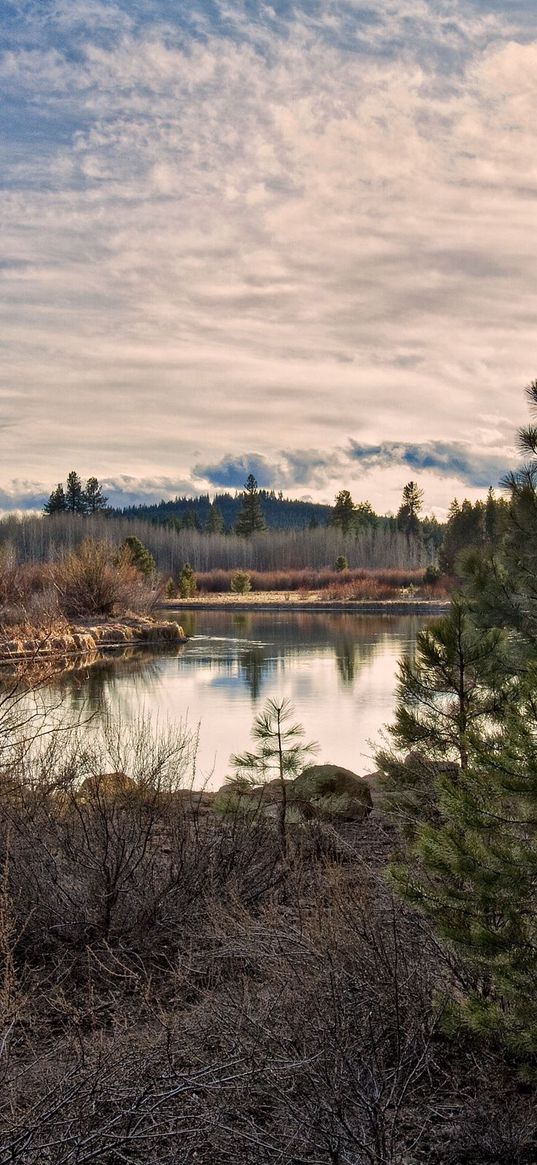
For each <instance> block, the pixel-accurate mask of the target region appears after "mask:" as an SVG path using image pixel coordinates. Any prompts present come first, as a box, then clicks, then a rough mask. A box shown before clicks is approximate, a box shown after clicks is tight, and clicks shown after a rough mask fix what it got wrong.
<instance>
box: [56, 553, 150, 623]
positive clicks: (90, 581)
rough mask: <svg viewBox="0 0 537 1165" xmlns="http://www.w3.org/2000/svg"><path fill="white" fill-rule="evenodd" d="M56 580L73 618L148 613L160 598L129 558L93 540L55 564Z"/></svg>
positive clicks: (63, 606) (64, 609) (63, 604)
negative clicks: (136, 612) (127, 612)
mask: <svg viewBox="0 0 537 1165" xmlns="http://www.w3.org/2000/svg"><path fill="white" fill-rule="evenodd" d="M53 578H54V585H55V587H56V589H57V592H58V595H59V603H60V608H61V610H62V612H63V613H64V614H65V615H67V616H68V617H71V618H73V617H74V618H79V617H84V616H86V617H87V616H95V615H97V616H107V615H112V614H117V613H119V612H125V611H128V610H136V611H141V610H148V609H149V608H151V607H152V606H154V604H155V601H156V597H157V596H156V594H155V590H154V588H153V587H152V586H151V585H150V584H149V583H148V582H147V580H145V579H144V577H143V576H142V575H141V574H140V572H139V571H138V570H136V567H135V566H134V565H133V563H132V561H131V559H130V557H129V555H126V554H119V555H118V554H117V553H114V551H113V548H112V547H111V546H110V544H109V543H108V542H96V541H94V540H93V539H89V538H88V539H86V540H85V541H84V542H82V544H81V546H80V547H79V548H78V550H76V551H74V552H73V553H71V554H68V555H67V556H66V557H65V558H63V559H62V560H61V561H60V562H58V563H57V564H56V565H55V567H54V571H53Z"/></svg>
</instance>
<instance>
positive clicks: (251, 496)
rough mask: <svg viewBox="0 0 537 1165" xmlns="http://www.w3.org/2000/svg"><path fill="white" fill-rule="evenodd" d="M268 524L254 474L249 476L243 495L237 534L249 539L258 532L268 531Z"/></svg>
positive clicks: (236, 528) (236, 527)
mask: <svg viewBox="0 0 537 1165" xmlns="http://www.w3.org/2000/svg"><path fill="white" fill-rule="evenodd" d="M266 528H267V527H266V523H265V519H264V517H263V510H262V509H261V502H260V499H259V490H258V488H257V481H256V480H255V477H254V475H253V473H250V474H249V475H248V479H247V481H246V484H245V486H244V493H243V495H242V504H241V509H240V512H239V516H238V518H237V522H236V524H235V532H236V533H237V534H241V535H242V537H244V538H249V537H250V536H251V535H252V534H255V533H256V531H258V530H266Z"/></svg>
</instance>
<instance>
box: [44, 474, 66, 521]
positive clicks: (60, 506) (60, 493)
mask: <svg viewBox="0 0 537 1165" xmlns="http://www.w3.org/2000/svg"><path fill="white" fill-rule="evenodd" d="M66 509H67V501H66V498H65V490H64V488H63V485H62V483H61V481H59V482H58V484H57V486H56V489H53V490H52V493H51V494H50V497H49V499H48V502H45V505H44V506H43V512H44V513H45V514H64V513H65V511H66Z"/></svg>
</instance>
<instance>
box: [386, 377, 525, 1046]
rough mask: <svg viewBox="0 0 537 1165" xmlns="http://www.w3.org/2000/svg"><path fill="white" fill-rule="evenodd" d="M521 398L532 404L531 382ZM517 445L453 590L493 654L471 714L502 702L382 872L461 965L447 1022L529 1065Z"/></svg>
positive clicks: (435, 717)
mask: <svg viewBox="0 0 537 1165" xmlns="http://www.w3.org/2000/svg"><path fill="white" fill-rule="evenodd" d="M529 392H530V399H531V401H532V404H533V405H534V406H535V405H537V384H536V383H535V382H534V384H533V385H531V386H530V390H529ZM520 443H521V447H522V448H523V449H524V451H525V452H529V453H530V454H531V455H532V458H531V460H530V461H529V462H528V464H527V465H526V466H524V467H523V468H522V469H521V470H520V471H518V472H517V473H514V474H512V475H510V477H509V478H508V480H507V486H508V488H509V492H510V504H509V510H508V515H507V520H506V528H505V535H504V537H503V539H502V540H501V543H500V545H498V543H496V546H495V547H494V548H493V549H492V550H491V548H490V547H488V548H487V547H486V548H484V549H483V550H482V551H481V552H475V551H474V552H473V554H472V555H471V556H470V557H469V559H468V562H467V567H466V571H467V577H466V583H465V591H466V599H465V602H466V604H467V613H468V615H469V617H470V618H471V622H472V624H473V626H474V628H475V630H476V632H477V635H478V636H479V635H481V638H482V642H483V645H485V643H486V640H487V638H488V639H489V642H491V644H492V647H493V650H492V656H491V657H490V658H487V657H486V656H485V658H484V659H483V660H482V661H480V660H479V659H478V658H476V660H475V664H476V673H477V675H476V678H477V688H476V689H475V691H476V694H477V695H478V697H479V705H478V710H479V712H480V714H481V712H482V711H483V710H485V709H486V706H487V700H493V698H494V694H495V693H496V695H497V694H498V693H501V694H502V695H503V696H504V697H505V695H507V696H508V699H502V700H501V701H500V703H501V707H500V709H499V710H497V709H496V708H495V707H494V704H492V705H491V714H490V717H488V718H487V717H486V716H485V718H484V719H483V720H481V722H480V723H476V724H475V725H474V726H473V727H472V728H471V730H469V731H468V730H467V731H465V732H464V738H463V739H464V752H461V751H460V750H459V752H460V763H459V764H457V766H452V767H451V768H448V769H446V768H444V770H443V771H439V772H437V773H436V774H433V782H434V811H433V812H431V813H427V812H423V805H422V804H421V803H420V802H419V800H418V803H417V804H416V806H415V812H414V815H413V830H412V835H411V840H410V844H409V845H408V847H407V850H406V853H404V851H403V856H402V859H401V861H400V863H399V864H398V865H397V866H395V867H394V868H393V871H392V873H393V877H394V879H395V881H396V883H397V885H398V886H399V888H400V890H401V892H402V893H403V894H404V895H405V896H406V897H408V898H410V900H411V901H412V902H414V903H416V904H417V905H418V906H419V907H420V909H421V910H423V911H424V913H426V914H427V915H429V916H430V917H431V918H432V919H433V921H434V923H435V926H436V928H437V930H438V933H439V934H440V936H441V938H442V939H443V940H444V941H446V942H447V943H448V944H449V945H450V946H451V947H452V948H453V949H454V950H455V951H456V952H457V954H458V955H459V956H460V957H461V958H462V974H461V976H460V979H459V984H458V988H457V992H456V1002H455V1003H454V1005H453V1018H454V1021H455V1020H457V1021H458V1022H462V1023H463V1024H464V1025H466V1026H467V1027H469V1028H470V1029H472V1030H474V1031H477V1032H479V1033H481V1034H482V1035H483V1034H486V1035H487V1036H491V1037H493V1038H495V1039H499V1040H501V1041H503V1042H504V1043H505V1044H506V1045H508V1046H509V1047H510V1048H511V1049H513V1050H514V1051H516V1052H519V1053H521V1054H523V1055H524V1056H528V1055H530V1056H531V1057H535V1056H536V1055H537V830H536V822H537V492H536V487H537V428H535V427H533V426H530V427H529V428H528V429H526V430H523V431H522V432H521V434H520ZM453 516H454V517H455V514H454V515H453ZM451 617H452V618H453V612H452V616H451ZM491 635H492V636H493V639H492V640H490V636H491ZM494 637H496V642H495V641H494ZM498 648H499V649H500V650H499V651H498ZM491 660H492V665H491ZM423 678H424V687H423V693H422V694H421V696H420V701H421V703H422V705H426V707H427V709H428V710H427V713H426V717H425V718H426V720H427V718H429V720H430V721H431V722H432V723H431V724H430V729H431V731H430V733H429V742H430V743H429V745H428V747H429V748H430V750H431V752H432V754H433V755H434V750H435V746H436V743H437V742H438V740H439V738H440V736H441V733H442V732H443V731H444V726H445V722H446V709H449V708H450V707H451V706H452V704H450V702H449V701H448V703H447V704H446V705H444V704H442V702H441V701H440V702H438V699H437V693H436V690H435V684H434V677H431V676H429V677H427V676H426V675H424V676H423ZM410 695H412V685H411V686H410ZM455 711H456V708H455ZM405 716H406V719H405ZM398 720H399V727H400V728H401V729H402V730H403V731H402V732H401V733H400V738H399V743H402V739H403V735H406V736H408V738H409V740H413V739H414V736H415V734H414V733H413V721H412V716H411V714H407V713H405V710H404V709H403V708H400V709H399V712H398ZM408 725H409V727H408V731H407V726H408ZM418 727H419V724H418ZM410 811H411V812H412V809H411V810H410ZM464 984H465V985H466V989H465V990H463V985H464Z"/></svg>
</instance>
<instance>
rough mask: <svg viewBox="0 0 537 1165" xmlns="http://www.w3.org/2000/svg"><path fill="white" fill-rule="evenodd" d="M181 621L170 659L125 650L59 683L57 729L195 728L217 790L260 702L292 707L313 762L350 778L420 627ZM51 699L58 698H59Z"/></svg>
mask: <svg viewBox="0 0 537 1165" xmlns="http://www.w3.org/2000/svg"><path fill="white" fill-rule="evenodd" d="M178 621H179V622H181V623H182V624H183V626H184V628H185V631H186V633H187V635H189V636H190V638H189V641H188V642H187V643H186V644H185V645H184V646H182V647H181V648H179V649H177V648H175V649H174V651H173V652H170V651H167V652H164V653H163V652H152V651H149V650H147V649H144V650H139V649H138V650H136V649H131V648H129V649H128V650H127V651H124V652H123V653H122V654H121V655H117V654H112V653H110V654H107V655H106V656H104V657H103V658H101V659H98V660H96V661H94V662H93V663H92V664H91V666H87V667H85V668H79V669H78V670H73V671H71V672H68V673H65V674H64V675H62V676H61V678H60V679H59V680H58V681H57V687H59V688H60V690H61V692H62V694H63V696H64V699H65V705H66V717H67V716H68V715H71V714H72V713H73V711H75V712H80V711H83V712H89V713H92V714H95V715H96V716H97V717H98V716H99V715H101V714H113V715H119V716H121V718H122V719H123V720H125V721H126V722H127V723H128V722H130V721H132V720H134V719H138V718H139V716H140V714H141V713H142V714H145V715H146V716H148V717H149V718H151V719H152V720H155V721H156V720H158V721H159V722H160V723H161V724H162V723H164V722H165V721H172V722H177V723H179V722H181V721H182V720H184V719H185V718H188V720H189V722H190V724H191V725H192V726H195V725H196V724H198V723H200V725H201V728H200V754H199V763H198V771H199V772H200V774H201V776H203V775H207V774H210V773H212V772H214V778H213V784H215V785H218V784H220V783H221V782H222V779H223V777H224V776H225V773H226V771H227V762H228V758H229V756H230V754H231V753H232V752H238V751H241V750H242V749H243V748H245V747H247V746H248V743H249V731H250V727H251V724H252V719H253V716H254V714H255V712H256V711H257V710H258V709H259V707H260V706H261V705H262V703H263V702H264V700H265V699H266V697H267V696H274V697H275V698H278V699H280V698H282V697H284V696H287V697H289V699H291V700H292V702H293V704H294V706H295V709H296V713H297V719H299V720H300V721H301V722H302V723H303V724H304V727H305V730H306V734H307V737H308V739H314V740H318V741H319V743H320V746H321V751H320V759H323V760H326V761H333V762H336V763H339V764H343V765H345V766H346V767H348V768H351V769H354V770H355V771H357V772H366V771H368V769H370V768H371V764H372V761H371V756H372V753H373V751H374V746H372V745H370V744H368V741H370V740H371V739H375V738H377V739H378V733H379V731H380V729H381V727H382V725H383V724H385V723H386V722H389V720H390V719H391V714H392V710H393V693H394V685H395V674H396V667H397V660H398V657H399V656H400V655H401V654H402V652H403V651H409V650H412V648H413V644H414V642H415V638H416V634H417V631H418V630H419V628H420V627H421V626H422V625H423V624H424V622H425V619H423V618H422V619H420V618H419V617H417V616H401V617H394V616H366V615H356V614H351V613H345V614H336V613H335V612H318V613H310V612H295V613H292V612H287V611H285V612H279V611H278V612H272V613H271V612H259V613H257V614H256V613H250V612H244V613H242V612H241V613H232V612H225V611H192V612H184V613H181V616H178ZM57 687H56V690H57Z"/></svg>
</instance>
